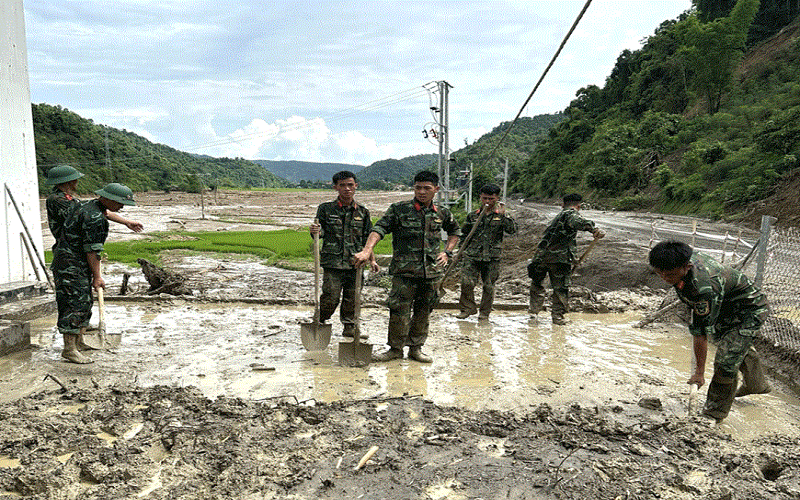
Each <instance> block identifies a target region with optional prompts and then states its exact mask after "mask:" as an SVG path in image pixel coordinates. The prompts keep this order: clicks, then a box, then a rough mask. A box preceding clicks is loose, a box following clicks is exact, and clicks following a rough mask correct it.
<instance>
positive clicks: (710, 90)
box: [683, 0, 759, 114]
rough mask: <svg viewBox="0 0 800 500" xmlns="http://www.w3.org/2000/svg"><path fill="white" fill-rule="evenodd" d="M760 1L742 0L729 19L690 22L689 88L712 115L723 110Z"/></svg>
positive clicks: (686, 55) (686, 50)
mask: <svg viewBox="0 0 800 500" xmlns="http://www.w3.org/2000/svg"><path fill="white" fill-rule="evenodd" d="M758 6H759V0H739V1H738V2H736V6H735V7H734V8H733V10H731V13H730V15H729V16H727V17H723V18H719V19H716V20H714V21H711V22H708V23H701V22H700V20H699V18H698V17H697V16H691V17H689V19H687V23H688V24H687V26H688V29H687V32H686V37H687V38H686V44H685V47H684V49H683V56H684V58H685V60H686V64H687V66H688V67H689V68H690V69H691V74H692V77H691V83H690V86H691V88H692V89H694V90H695V91H696V92H698V93H699V94H701V95H702V96H703V97H704V98H705V99H706V101H707V105H708V112H709V114H714V113H716V112H717V111H719V109H720V105H721V104H722V96H723V95H724V94H725V91H726V90H728V89H729V88H730V85H731V82H732V80H733V72H734V70H735V69H736V67H737V66H738V64H739V62H740V61H741V60H742V57H743V56H744V51H745V42H746V41H747V32H748V30H749V29H750V25H751V24H752V23H753V19H754V18H755V15H756V12H757V11H758Z"/></svg>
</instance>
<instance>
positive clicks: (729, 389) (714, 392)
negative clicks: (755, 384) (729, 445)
mask: <svg viewBox="0 0 800 500" xmlns="http://www.w3.org/2000/svg"><path fill="white" fill-rule="evenodd" d="M735 393H736V374H735V373H734V374H733V376H731V377H729V376H725V375H720V374H718V373H714V377H713V378H712V379H711V383H710V384H708V395H707V396H706V404H705V407H704V408H703V415H705V416H707V417H711V418H714V419H716V420H717V422H720V421H722V420H723V419H724V418H725V417H727V416H728V413H730V411H731V405H733V396H734V394H735Z"/></svg>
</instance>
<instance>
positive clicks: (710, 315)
mask: <svg viewBox="0 0 800 500" xmlns="http://www.w3.org/2000/svg"><path fill="white" fill-rule="evenodd" d="M649 260H650V265H651V266H653V267H654V268H655V271H656V273H658V275H659V276H661V279H663V280H664V281H666V282H667V283H669V284H670V285H672V286H673V287H674V288H675V292H676V293H677V294H678V298H680V299H681V300H682V301H683V302H684V303H686V304H687V305H688V306H689V308H690V310H691V314H692V316H691V320H690V322H689V333H691V334H692V337H693V339H694V344H693V353H694V359H695V360H696V363H695V366H694V373H692V375H691V377H690V378H689V380H688V382H687V383H688V384H696V385H697V387H702V386H703V384H704V383H705V376H704V375H705V369H706V354H707V352H708V341H709V340H710V341H711V343H713V344H715V345H716V346H717V354H716V355H715V357H714V376H713V377H712V378H711V383H710V384H709V385H708V395H707V396H706V404H705V406H704V408H703V415H706V416H708V417H710V418H714V419H716V420H717V422H719V421H721V420H723V419H724V418H725V417H727V416H728V413H729V412H730V409H731V405H732V404H733V398H734V397H741V396H747V395H748V394H766V393H768V392H770V391H771V390H772V388H771V387H770V386H769V384H768V383H767V381H766V380H765V378H764V371H763V369H762V367H761V361H760V360H759V358H758V353H757V352H756V350H755V348H753V346H752V344H753V337H754V336H755V334H756V332H757V331H758V329H759V328H760V327H761V324H762V323H763V322H764V320H765V319H766V316H767V313H768V306H767V299H766V297H765V296H764V293H763V292H762V291H761V290H759V289H758V288H757V287H756V286H755V285H753V283H751V282H750V279H749V278H748V277H747V276H746V275H745V274H744V273H742V272H740V271H738V270H736V269H734V268H732V267H730V266H725V265H722V264H720V263H719V262H717V261H715V260H714V259H712V258H711V257H709V256H707V255H705V254H701V253H695V252H692V248H691V247H690V246H689V245H687V244H686V243H682V242H679V241H662V242H660V243H658V244H657V245H656V246H654V247H653V248H652V250H650V255H649ZM739 371H741V372H742V375H743V383H742V386H741V387H739V390H738V391H737V390H736V382H737V372H739Z"/></svg>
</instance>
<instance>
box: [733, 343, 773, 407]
mask: <svg viewBox="0 0 800 500" xmlns="http://www.w3.org/2000/svg"><path fill="white" fill-rule="evenodd" d="M739 371H740V372H742V384H741V385H740V386H739V390H738V391H736V397H737V398H740V397H742V396H747V395H748V394H767V393H769V392H770V391H772V387H770V385H769V383H768V382H767V379H766V378H765V377H764V369H763V367H762V366H761V360H760V359H759V358H758V352H756V350H755V348H753V347H752V346H751V347H750V349H748V351H747V354H746V355H745V357H744V361H742V364H741V365H739Z"/></svg>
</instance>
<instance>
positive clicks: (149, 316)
mask: <svg viewBox="0 0 800 500" xmlns="http://www.w3.org/2000/svg"><path fill="white" fill-rule="evenodd" d="M218 196H219V198H218V199H217V200H214V201H212V200H213V198H212V197H213V195H211V196H207V197H205V199H204V200H203V206H202V212H201V207H200V205H199V196H196V195H185V194H176V193H171V194H155V193H152V194H149V195H148V194H144V195H138V196H137V199H138V200H139V201H140V206H137V207H135V209H134V210H133V211H131V213H128V214H127V216H128V217H129V218H132V219H145V217H148V214H150V213H153V214H156V215H153V217H152V219H145V220H152V223H151V225H150V227H148V229H151V230H152V229H159V230H161V229H164V228H174V229H176V230H181V229H185V230H204V229H212V230H225V229H254V228H259V229H268V228H271V227H277V226H283V225H290V226H291V225H300V224H307V223H308V221H309V220H308V219H309V218H310V217H313V211H314V210H315V209H316V206H317V204H318V203H319V202H321V201H324V200H325V199H328V198H332V196H331V194H330V193H304V194H303V195H302V196H298V195H297V194H296V193H291V194H288V195H286V196H281V195H278V196H275V195H274V194H271V195H267V194H266V193H219V194H218ZM370 196H371V198H370V199H369V200H368V201H367V200H364V201H365V203H366V204H367V205H368V206H369V207H370V208H372V209H373V211H374V212H376V213H380V211H381V210H382V208H381V207H383V208H385V206H388V203H389V202H391V201H396V200H397V199H405V198H406V197H408V196H409V195H408V193H381V194H374V193H371V194H370ZM187 200H189V202H187ZM191 200H195V201H197V203H194V202H191ZM373 206H374V208H373ZM512 210H514V212H515V214H516V215H517V220H518V221H519V223H520V227H521V231H520V234H519V235H517V236H515V237H513V238H510V239H509V241H508V242H507V245H506V252H505V254H504V270H503V273H502V275H501V280H500V282H499V285H498V300H497V309H498V310H497V311H495V312H494V313H493V314H492V316H491V319H490V321H488V322H478V321H476V320H475V319H474V318H469V319H467V320H457V319H455V318H454V317H453V313H454V312H456V311H455V310H454V309H452V306H453V304H454V303H455V301H456V300H457V293H458V289H457V286H456V285H455V283H454V284H453V286H452V287H451V290H449V291H448V294H447V295H446V296H445V298H444V301H443V307H442V308H440V309H438V310H437V311H436V312H435V313H434V314H433V315H432V318H431V335H430V338H429V341H428V343H427V344H426V351H427V352H428V353H429V354H431V355H432V356H433V358H434V362H433V363H432V364H429V365H423V364H419V363H416V362H414V361H411V360H407V359H404V360H397V361H393V362H389V363H381V364H371V365H370V366H368V367H365V368H348V367H342V366H339V364H338V362H337V358H338V344H339V342H340V341H341V340H343V339H342V338H341V335H340V333H341V325H340V324H339V323H338V320H336V317H334V321H333V322H332V323H333V338H332V340H331V344H330V345H329V346H328V348H327V349H326V350H325V351H320V352H307V351H305V350H304V349H303V347H302V345H301V343H300V340H299V330H300V326H299V323H300V322H303V321H307V320H308V318H309V317H310V315H311V309H310V307H309V305H310V303H311V294H310V289H311V286H312V283H313V281H312V275H311V274H310V273H307V272H299V271H286V270H281V269H276V268H271V267H268V266H264V265H262V264H261V263H259V262H257V261H254V260H252V259H247V258H240V257H235V258H234V257H228V256H208V255H200V256H197V255H183V254H178V253H175V254H170V255H167V256H166V257H165V259H164V263H165V265H166V266H168V267H169V268H170V269H171V270H174V271H177V272H181V273H183V274H184V275H185V276H186V277H187V278H188V279H189V286H190V288H192V289H193V290H195V294H194V295H193V296H191V297H183V298H174V297H165V296H160V297H151V298H142V297H140V296H134V297H125V298H122V297H115V296H114V294H113V293H110V295H109V296H108V297H107V302H106V321H107V326H108V328H109V331H113V332H118V333H121V334H122V338H123V341H122V344H121V346H120V347H119V348H118V349H117V350H115V351H113V352H94V353H92V354H91V356H92V358H93V359H94V360H95V362H94V363H93V364H91V365H74V364H69V363H64V362H62V361H60V357H59V355H60V349H61V339H60V338H57V336H56V335H55V330H54V328H53V325H54V323H55V318H54V317H49V318H42V319H40V320H38V321H36V322H35V323H34V324H33V325H32V335H33V340H34V343H35V344H36V345H37V347H36V348H35V349H32V350H30V351H27V352H23V353H17V354H14V355H11V356H6V357H3V358H0V498H3V499H5V498H36V499H72V498H75V499H77V498H81V499H83V498H88V499H94V498H97V499H116V498H120V499H121V498H152V499H173V498H186V499H189V498H191V499H228V498H236V499H240V498H241V499H277V498H289V499H310V498H332V499H333V498H337V499H338V498H348V499H349V498H365V499H420V498H423V499H495V498H536V499H538V498H581V499H586V498H591V499H594V498H598V499H613V500H617V499H651V498H653V499H655V498H660V499H694V498H698V499H700V498H702V499H713V500H724V499H731V500H732V499H739V498H765V499H767V498H769V499H773V498H775V499H790V498H792V499H793V498H800V452H798V451H797V450H798V444H800V423H799V422H800V401H798V399H797V397H796V395H795V393H794V392H793V391H792V389H791V388H790V387H787V386H786V385H784V383H783V382H782V381H783V380H784V378H783V377H778V378H776V379H772V380H771V382H772V383H773V386H774V390H773V392H772V393H770V394H767V395H759V396H750V397H746V398H741V399H739V400H737V401H736V402H735V404H734V407H733V410H732V413H731V415H730V417H729V418H728V419H726V420H725V421H724V422H723V423H722V424H721V425H719V426H716V427H714V426H712V425H711V424H709V423H708V422H707V421H706V420H705V419H702V418H700V417H697V416H696V412H697V410H698V408H699V406H701V405H702V402H703V399H704V398H703V395H702V394H700V397H699V398H697V399H696V400H693V401H692V403H691V407H692V409H693V411H692V412H690V411H689V409H690V408H689V406H690V401H689V395H688V392H689V391H688V388H687V386H686V384H685V380H686V376H687V375H686V374H687V373H688V371H689V366H688V365H689V359H690V352H689V347H688V346H689V339H688V333H687V332H686V330H685V327H684V326H682V325H680V324H671V323H670V324H664V323H661V324H656V325H653V326H650V327H648V328H646V329H637V328H634V327H633V325H634V324H635V323H636V322H637V321H639V319H641V317H642V316H643V315H644V313H645V312H647V311H648V310H652V309H654V308H656V307H657V306H658V305H659V304H660V303H661V301H662V300H663V298H664V295H665V291H664V286H663V284H661V283H660V282H659V281H658V280H657V279H656V277H655V276H654V275H652V273H650V272H649V270H648V269H647V266H646V264H645V256H646V251H647V244H648V237H649V236H650V235H649V233H648V231H649V229H648V228H649V222H648V221H649V220H650V217H649V216H636V215H633V216H630V217H631V218H629V219H627V220H620V221H617V218H621V217H623V216H621V215H619V216H617V215H615V214H606V213H600V212H596V213H593V214H590V217H592V216H593V217H595V218H597V219H598V220H602V221H604V222H605V223H606V226H607V227H606V228H605V229H607V233H608V237H607V238H606V239H604V240H602V244H599V245H597V247H596V248H595V249H594V250H593V252H592V253H591V255H590V256H589V257H588V258H587V260H586V262H585V263H584V265H583V266H581V268H580V269H579V270H578V273H577V275H576V276H575V277H574V279H573V288H572V291H573V298H572V301H571V307H572V309H573V310H574V311H583V312H574V313H570V314H569V318H570V320H571V321H570V323H569V324H567V325H566V326H554V325H552V324H551V323H550V321H549V316H548V315H547V314H546V313H542V314H541V315H540V316H539V317H538V318H537V319H536V320H535V321H534V320H531V319H530V318H529V317H528V315H527V313H526V312H525V304H526V302H527V294H528V285H529V283H528V279H527V277H526V276H525V274H524V266H525V261H526V259H527V258H528V257H529V255H530V253H532V243H533V242H535V241H537V238H538V234H539V233H540V231H541V229H542V228H543V225H544V223H546V221H547V219H548V218H549V216H550V211H551V210H552V207H530V206H528V205H527V204H526V205H525V206H513V207H512ZM615 221H616V222H615ZM669 222H670V224H674V225H676V226H678V225H680V224H684V225H685V224H686V221H679V220H675V221H672V220H671V221H669ZM637 228H638V229H637ZM120 231H124V228H123V229H120V228H119V227H117V228H116V232H114V233H113V234H112V236H111V238H112V239H114V238H121V237H125V238H128V237H142V236H141V235H132V234H130V233H124V234H123V233H121V232H120ZM586 243H587V240H585V239H581V240H580V245H581V249H583V248H586V246H585V245H586ZM123 272H129V273H132V275H133V276H132V279H131V285H130V287H131V288H132V289H133V290H134V294H135V292H136V291H137V290H138V291H139V292H143V291H144V289H146V284H145V282H144V278H143V277H142V276H141V273H138V272H137V270H136V269H132V268H126V267H123V266H119V265H114V264H109V265H106V266H105V268H104V273H105V274H106V281H107V282H108V283H109V290H110V291H113V290H116V289H118V287H119V284H120V282H121V277H122V273H123ZM386 285H387V280H386V278H385V276H383V275H381V274H379V275H377V276H372V277H370V278H369V279H368V280H367V286H366V287H365V293H364V298H365V302H366V303H365V308H364V309H363V312H362V321H363V327H362V328H363V329H364V330H365V331H367V332H369V334H370V338H369V340H368V342H369V343H371V344H373V346H374V349H375V350H382V349H383V348H384V342H385V338H386V327H387V323H388V315H387V311H386V308H385V304H384V303H385V299H386ZM135 295H136V294H135ZM672 320H675V321H679V317H671V318H670V321H672ZM711 355H713V352H712V353H711ZM768 361H769V360H768ZM710 370H711V368H710V367H709V373H707V376H709V377H710ZM779 372H780V371H779ZM782 373H785V371H784V372H782ZM62 386H63V387H62ZM701 392H703V391H701ZM373 450H374V454H373V455H372V456H371V458H369V459H367V460H363V459H362V457H363V458H365V456H366V455H367V454H368V452H370V451H373ZM359 461H363V462H364V463H363V464H362V466H361V467H358V465H359ZM356 469H357V470H356Z"/></svg>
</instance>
